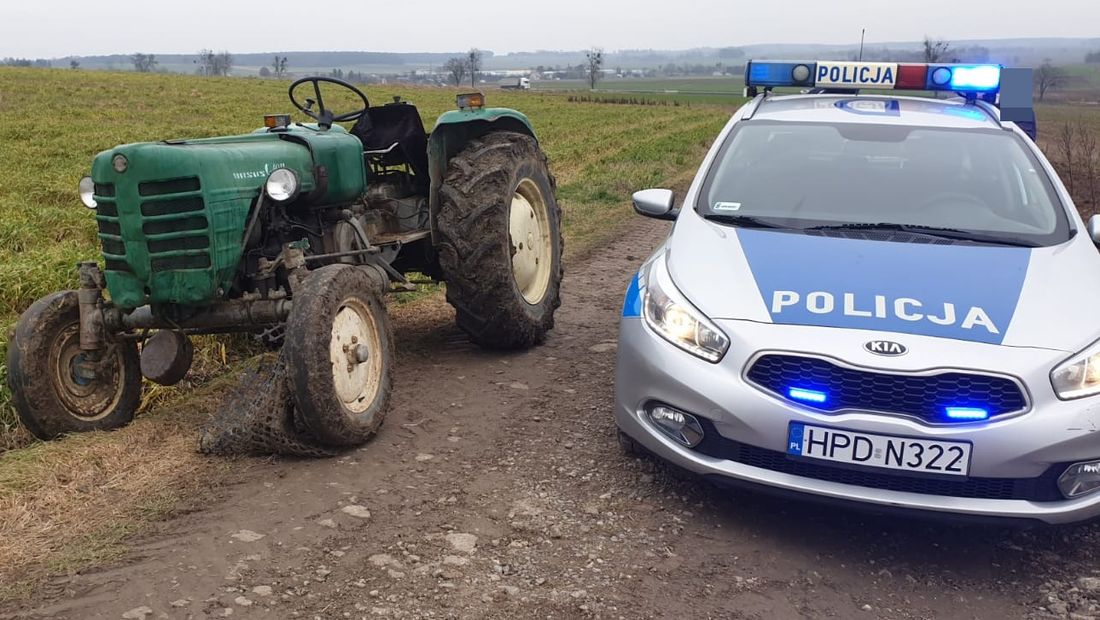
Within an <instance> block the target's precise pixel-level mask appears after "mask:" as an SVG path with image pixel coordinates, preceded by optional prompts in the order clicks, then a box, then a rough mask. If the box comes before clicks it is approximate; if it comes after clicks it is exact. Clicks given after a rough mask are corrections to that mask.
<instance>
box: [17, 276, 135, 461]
mask: <svg viewBox="0 0 1100 620" xmlns="http://www.w3.org/2000/svg"><path fill="white" fill-rule="evenodd" d="M92 366H93V362H92V361H91V360H90V359H88V357H87V353H86V352H84V351H81V349H80V306H79V304H78V301H77V295H76V292H75V291H61V292H58V293H54V294H52V295H48V296H46V297H43V298H42V299H39V300H38V301H36V302H35V303H34V304H32V305H31V307H30V308H28V309H27V311H26V312H24V313H23V315H22V316H20V317H19V322H18V323H16V325H15V335H14V337H13V338H12V340H11V342H10V343H9V344H8V387H9V388H10V389H11V395H12V403H13V404H14V405H15V412H16V414H17V415H18V416H19V420H20V421H21V422H22V423H23V426H25V427H26V428H27V430H28V431H30V432H31V434H33V435H34V436H35V437H38V438H39V439H54V438H56V437H60V436H61V435H65V434H68V433H81V432H88V431H105V430H111V429H115V428H119V427H120V426H125V425H126V424H129V423H130V421H131V420H133V419H134V412H135V411H137V408H138V405H139V404H141V368H140V365H139V359H138V352H137V345H136V344H135V343H134V342H133V341H118V342H112V343H109V344H108V345H107V347H106V348H105V349H104V350H103V351H102V353H101V357H100V360H99V362H98V363H95V364H94V366H95V368H94V373H90V374H89V373H88V369H89V368H90V367H92Z"/></svg>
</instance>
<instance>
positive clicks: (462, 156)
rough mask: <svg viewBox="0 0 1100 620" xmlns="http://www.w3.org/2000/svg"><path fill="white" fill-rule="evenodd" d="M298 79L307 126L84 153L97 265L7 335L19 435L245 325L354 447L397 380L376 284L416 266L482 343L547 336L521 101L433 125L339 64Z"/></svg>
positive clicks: (283, 122) (536, 181)
mask: <svg viewBox="0 0 1100 620" xmlns="http://www.w3.org/2000/svg"><path fill="white" fill-rule="evenodd" d="M335 88H340V89H345V90H346V91H348V92H343V93H342V96H343V97H344V99H347V98H348V97H351V96H354V97H355V99H354V101H355V104H354V105H355V106H356V107H359V109H357V110H352V111H342V112H337V111H335V110H333V109H331V108H329V107H327V106H326V104H325V98H324V97H323V92H322V91H327V92H328V93H329V94H330V98H329V101H330V102H331V101H333V100H334V99H333V97H332V96H331V95H332V94H333V92H332V91H333V89H335ZM289 96H290V101H291V103H292V104H293V105H294V106H295V107H296V108H297V109H298V110H299V111H301V112H302V113H303V114H305V115H306V116H308V117H309V118H311V119H313V121H315V122H312V123H305V124H303V123H292V122H291V119H290V116H289V115H273V116H267V117H265V119H264V120H265V123H264V124H265V127H264V128H262V129H258V130H256V131H254V132H252V133H248V134H244V135H239V136H230V137H219V138H209V139H199V140H165V141H163V142H156V143H140V144H128V145H123V146H119V147H116V148H113V149H111V150H108V151H104V152H102V153H100V154H99V155H97V156H96V157H95V159H94V160H93V162H92V174H91V176H90V177H85V178H84V179H82V180H81V183H80V194H81V200H82V201H83V202H84V204H85V205H86V206H87V207H89V208H93V209H95V212H96V217H95V219H96V222H97V224H98V226H99V240H100V242H101V245H102V250H103V268H102V269H101V268H100V266H99V264H98V263H96V262H85V263H81V264H80V265H79V266H78V270H79V283H80V284H79V288H78V289H77V290H75V291H72V290H70V291H62V292H58V293H54V294H52V295H48V296H46V297H44V298H42V299H40V300H38V301H37V302H35V303H34V304H33V305H32V306H31V307H30V308H29V309H27V311H26V312H24V313H23V315H22V317H20V319H19V322H18V324H17V325H16V328H15V334H14V337H13V339H12V341H11V343H10V345H9V353H8V382H9V386H10V388H11V392H12V399H13V402H14V404H15V409H16V411H17V412H18V415H19V418H20V419H21V421H22V422H23V424H24V425H25V426H26V427H27V429H28V430H30V432H32V433H33V434H34V435H36V436H38V437H40V438H42V439H51V438H55V437H58V436H60V435H64V434H66V433H73V432H81V431H92V430H104V429H113V428H117V427H120V426H123V425H125V424H127V423H128V422H130V421H131V420H132V419H133V416H134V412H135V410H136V409H137V408H138V404H139V401H140V396H141V384H142V377H143V376H144V377H146V378H148V379H149V380H151V381H154V382H156V383H159V384H162V385H173V384H175V383H178V382H179V381H181V380H182V379H183V378H184V376H185V375H186V373H187V371H188V369H189V368H190V366H191V361H192V353H193V348H192V344H191V341H190V337H191V336H192V335H195V334H213V333H227V332H251V333H257V334H261V333H262V334H266V335H267V336H269V337H272V339H275V338H277V339H278V341H279V342H278V344H280V345H281V346H282V347H283V351H282V355H284V356H285V361H286V367H287V378H286V381H287V388H288V391H289V392H290V394H291V398H292V400H293V403H292V404H293V405H294V406H295V407H296V410H297V415H298V416H299V419H300V420H301V424H302V425H303V426H304V427H305V430H306V431H307V432H308V433H309V434H310V435H311V436H312V437H313V438H314V439H315V440H316V441H317V442H318V443H319V444H321V445H324V446H329V447H342V446H353V445H357V444H360V443H362V442H364V441H365V440H366V439H367V438H369V437H370V436H371V434H373V433H374V431H375V430H376V429H377V428H378V425H379V424H381V422H382V418H383V416H384V415H385V411H386V407H387V403H388V399H389V395H390V392H391V386H392V380H393V370H394V345H393V337H392V334H391V331H390V328H389V321H388V318H387V316H386V311H385V305H384V303H383V297H384V295H386V294H387V293H390V292H394V291H407V290H415V284H413V283H412V282H410V281H409V279H408V278H407V275H408V274H411V273H419V274H425V275H426V276H428V277H429V278H431V279H432V280H435V281H443V282H446V289H447V300H448V301H449V302H450V303H451V304H452V305H453V306H454V308H455V310H456V313H457V322H458V325H459V327H460V328H461V329H462V330H464V331H465V332H466V333H467V334H468V335H469V337H470V338H471V339H472V340H473V341H474V342H475V343H477V344H478V345H481V346H484V347H488V348H494V349H519V348H526V347H531V346H534V345H536V344H538V343H540V342H541V341H542V340H543V339H544V338H545V337H546V334H547V332H548V331H549V330H550V329H551V328H552V327H553V324H554V311H555V310H556V309H557V307H558V306H559V304H560V298H559V287H560V284H561V278H562V240H561V212H560V209H559V208H558V205H557V202H556V199H555V184H554V177H553V176H552V175H551V174H550V171H549V169H548V167H547V159H546V156H545V155H544V154H543V152H542V150H541V149H540V147H539V143H538V141H537V140H536V138H535V134H534V131H533V129H532V128H531V124H530V122H529V121H528V119H527V117H526V116H524V115H523V114H521V113H519V112H516V111H514V110H509V109H504V108H486V107H484V98H483V96H482V95H481V94H479V93H474V94H470V95H460V96H459V97H458V109H457V110H451V111H448V112H446V113H444V114H443V115H442V116H440V117H439V120H438V121H437V123H436V125H435V128H434V130H433V131H432V132H431V134H428V133H427V132H426V131H425V130H424V125H423V123H422V121H421V119H420V114H419V113H418V112H417V109H416V108H415V107H414V106H412V105H410V104H408V103H404V102H401V101H400V99H399V98H395V99H394V102H393V103H387V104H385V105H381V106H372V105H371V104H370V102H369V101H368V99H367V96H366V95H365V94H364V93H363V92H362V91H360V90H359V89H358V88H356V87H355V86H353V85H351V84H349V83H347V82H344V81H341V80H337V79H333V78H328V77H309V78H305V79H301V80H298V81H296V82H294V83H293V84H292V85H291V86H290V90H289ZM301 97H305V98H304V100H303V99H301ZM340 122H346V123H353V125H352V126H351V128H350V129H345V128H344V127H343V126H341V125H337V124H336V123H340ZM104 291H106V292H107V293H108V295H107V296H105V295H104Z"/></svg>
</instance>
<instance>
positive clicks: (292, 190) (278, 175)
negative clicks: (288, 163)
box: [264, 168, 298, 202]
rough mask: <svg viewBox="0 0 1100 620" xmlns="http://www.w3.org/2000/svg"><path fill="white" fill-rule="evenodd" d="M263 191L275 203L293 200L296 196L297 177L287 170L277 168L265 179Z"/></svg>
mask: <svg viewBox="0 0 1100 620" xmlns="http://www.w3.org/2000/svg"><path fill="white" fill-rule="evenodd" d="M264 191H265V192H267V195H268V197H270V198H271V199H272V200H274V201H275V202H286V201H288V200H293V199H294V198H295V197H296V196H297V195H298V175H297V173H295V172H294V171H293V170H291V169H289V168H277V169H276V170H275V172H272V173H271V174H270V175H269V176H268V177H267V182H266V183H264Z"/></svg>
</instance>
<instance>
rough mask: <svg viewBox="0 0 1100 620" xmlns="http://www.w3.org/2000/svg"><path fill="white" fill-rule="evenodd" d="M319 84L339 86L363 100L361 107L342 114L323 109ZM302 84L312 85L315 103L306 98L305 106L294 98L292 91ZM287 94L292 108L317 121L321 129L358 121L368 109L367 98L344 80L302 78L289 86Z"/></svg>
mask: <svg viewBox="0 0 1100 620" xmlns="http://www.w3.org/2000/svg"><path fill="white" fill-rule="evenodd" d="M321 82H329V83H330V84H336V85H337V86H341V87H343V88H346V89H348V90H350V91H351V92H353V93H355V94H356V95H358V96H359V98H360V99H362V100H363V107H362V108H360V109H358V110H355V111H354V112H345V113H344V114H336V113H334V112H333V111H332V110H330V109H328V108H326V107H325V99H324V97H322V96H321ZM302 84H313V94H314V95H315V96H316V97H317V100H316V101H314V100H313V99H309V98H307V99H306V104H305V105H302V104H301V103H299V102H298V99H296V98H295V97H294V91H295V89H297V88H298V87H299V86H301V85H302ZM287 94H289V95H290V103H292V104H294V107H296V108H298V109H299V110H300V111H301V112H302V113H303V114H305V115H306V116H308V117H310V118H312V119H313V120H315V121H317V124H318V125H320V127H321V128H322V129H329V128H330V127H332V124H333V123H342V122H344V121H356V120H359V117H360V116H363V114H366V112H367V110H368V109H369V108H370V101H369V100H367V96H366V95H365V94H364V93H363V91H361V90H359V89H358V88H356V87H354V86H352V85H351V84H349V83H347V82H345V81H344V80H338V79H336V78H330V77H320V76H316V77H307V78H302V79H300V80H297V81H295V82H294V83H293V84H291V85H290V90H289V91H288V92H287ZM314 104H316V105H317V106H318V110H317V111H316V112H314V111H313V106H314Z"/></svg>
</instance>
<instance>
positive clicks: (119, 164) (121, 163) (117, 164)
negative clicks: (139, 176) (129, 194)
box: [111, 153, 130, 174]
mask: <svg viewBox="0 0 1100 620" xmlns="http://www.w3.org/2000/svg"><path fill="white" fill-rule="evenodd" d="M111 167H112V168H114V169H115V172H117V173H119V174H122V173H123V172H126V169H127V168H129V167H130V162H129V161H126V156H125V155H123V154H121V153H119V154H118V155H115V156H114V157H113V158H111Z"/></svg>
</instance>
